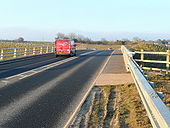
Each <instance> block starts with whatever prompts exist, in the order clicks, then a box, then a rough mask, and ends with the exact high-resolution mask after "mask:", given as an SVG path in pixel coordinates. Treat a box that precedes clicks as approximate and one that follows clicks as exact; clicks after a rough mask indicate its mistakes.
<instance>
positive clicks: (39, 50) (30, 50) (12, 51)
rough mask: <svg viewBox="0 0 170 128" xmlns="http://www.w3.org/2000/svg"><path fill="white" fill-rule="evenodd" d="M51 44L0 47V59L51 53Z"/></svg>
mask: <svg viewBox="0 0 170 128" xmlns="http://www.w3.org/2000/svg"><path fill="white" fill-rule="evenodd" d="M53 52H54V47H53V46H42V47H21V48H5V49H0V61H2V60H7V59H12V58H18V57H24V56H31V55H40V54H46V53H53Z"/></svg>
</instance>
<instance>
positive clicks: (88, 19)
mask: <svg viewBox="0 0 170 128" xmlns="http://www.w3.org/2000/svg"><path fill="white" fill-rule="evenodd" d="M169 15H170V0H1V1H0V39H15V38H18V37H20V36H22V37H24V38H25V39H26V40H42V41H52V40H54V37H55V35H56V33H57V32H63V33H69V32H75V33H77V34H84V35H87V36H89V37H90V38H92V39H95V40H97V39H100V38H107V39H109V40H115V39H122V38H129V39H131V38H133V37H134V36H139V37H140V38H143V39H146V40H149V39H157V38H165V39H170V16H169Z"/></svg>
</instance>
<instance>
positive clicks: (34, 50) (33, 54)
mask: <svg viewBox="0 0 170 128" xmlns="http://www.w3.org/2000/svg"><path fill="white" fill-rule="evenodd" d="M32 54H33V55H35V47H33V52H32Z"/></svg>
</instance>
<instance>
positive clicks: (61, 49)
mask: <svg viewBox="0 0 170 128" xmlns="http://www.w3.org/2000/svg"><path fill="white" fill-rule="evenodd" d="M55 55H56V57H57V56H59V55H69V56H76V45H75V43H74V41H73V40H56V41H55Z"/></svg>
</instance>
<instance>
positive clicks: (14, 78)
mask: <svg viewBox="0 0 170 128" xmlns="http://www.w3.org/2000/svg"><path fill="white" fill-rule="evenodd" d="M94 52H97V51H91V52H87V53H84V54H81V55H80V56H83V55H88V54H91V53H94ZM77 58H79V56H75V57H70V58H67V59H64V60H61V61H57V62H55V63H51V64H48V65H45V66H42V67H38V68H36V69H32V70H29V71H26V72H23V73H20V74H17V75H14V76H10V77H7V78H4V79H2V80H1V81H3V80H7V81H8V84H10V83H11V82H12V83H13V82H16V81H17V80H21V79H24V78H27V77H29V76H32V75H34V74H36V73H40V72H42V71H45V70H48V69H50V68H53V67H55V66H58V65H61V64H64V63H66V62H69V61H71V60H75V59H77ZM25 74H27V75H25ZM1 81H0V82H1ZM5 85H7V84H5ZM5 85H4V86H5ZM4 86H3V85H1V86H0V88H2V87H4Z"/></svg>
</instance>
